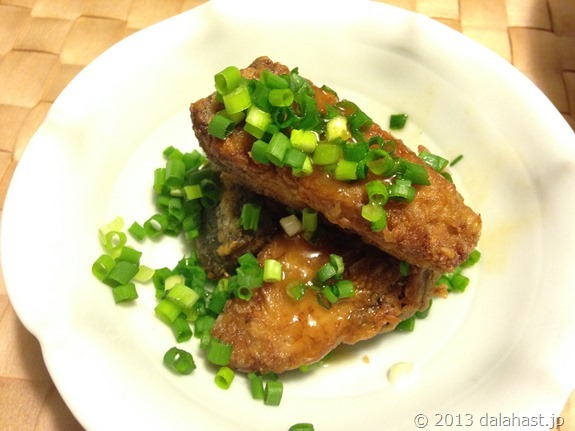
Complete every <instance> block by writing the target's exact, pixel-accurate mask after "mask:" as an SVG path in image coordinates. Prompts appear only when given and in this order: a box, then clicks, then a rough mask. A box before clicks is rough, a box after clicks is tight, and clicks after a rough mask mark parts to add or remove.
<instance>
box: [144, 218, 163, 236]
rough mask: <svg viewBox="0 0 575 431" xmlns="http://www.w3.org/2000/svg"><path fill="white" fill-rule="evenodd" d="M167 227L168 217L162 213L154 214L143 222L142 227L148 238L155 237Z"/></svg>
mask: <svg viewBox="0 0 575 431" xmlns="http://www.w3.org/2000/svg"><path fill="white" fill-rule="evenodd" d="M167 227H168V218H167V217H166V215H164V214H154V215H153V216H152V217H150V218H149V219H148V220H146V221H145V222H144V229H145V230H146V236H147V237H148V238H157V237H158V236H160V235H161V234H162V233H163V232H164V231H165V230H166V228H167Z"/></svg>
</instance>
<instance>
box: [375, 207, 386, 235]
mask: <svg viewBox="0 0 575 431" xmlns="http://www.w3.org/2000/svg"><path fill="white" fill-rule="evenodd" d="M386 227H387V212H385V211H383V214H381V216H380V217H379V218H378V219H377V220H374V221H372V222H371V230H372V231H373V232H379V231H380V230H383V229H385V228H386Z"/></svg>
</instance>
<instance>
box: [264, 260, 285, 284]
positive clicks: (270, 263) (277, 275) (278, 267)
mask: <svg viewBox="0 0 575 431" xmlns="http://www.w3.org/2000/svg"><path fill="white" fill-rule="evenodd" d="M282 278H283V273H282V264H281V262H279V261H277V260H275V259H266V260H265V261H264V281H265V282H268V283H269V282H274V281H281V280H282Z"/></svg>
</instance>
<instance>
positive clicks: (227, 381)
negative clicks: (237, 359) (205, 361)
mask: <svg viewBox="0 0 575 431" xmlns="http://www.w3.org/2000/svg"><path fill="white" fill-rule="evenodd" d="M235 376H236V374H235V373H234V371H233V370H232V369H231V368H229V367H225V366H224V367H220V369H219V370H218V372H217V373H216V377H215V379H214V381H215V382H216V385H217V386H218V387H219V388H220V389H224V390H227V389H229V388H230V386H231V385H232V382H233V381H234V377H235Z"/></svg>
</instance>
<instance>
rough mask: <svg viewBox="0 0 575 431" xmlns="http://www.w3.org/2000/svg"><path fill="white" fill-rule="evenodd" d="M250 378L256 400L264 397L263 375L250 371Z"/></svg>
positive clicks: (253, 396) (251, 389)
mask: <svg viewBox="0 0 575 431" xmlns="http://www.w3.org/2000/svg"><path fill="white" fill-rule="evenodd" d="M248 380H249V382H250V392H251V394H252V398H253V399H254V400H263V399H264V379H263V377H262V376H260V375H258V374H256V373H254V372H250V373H248Z"/></svg>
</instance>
